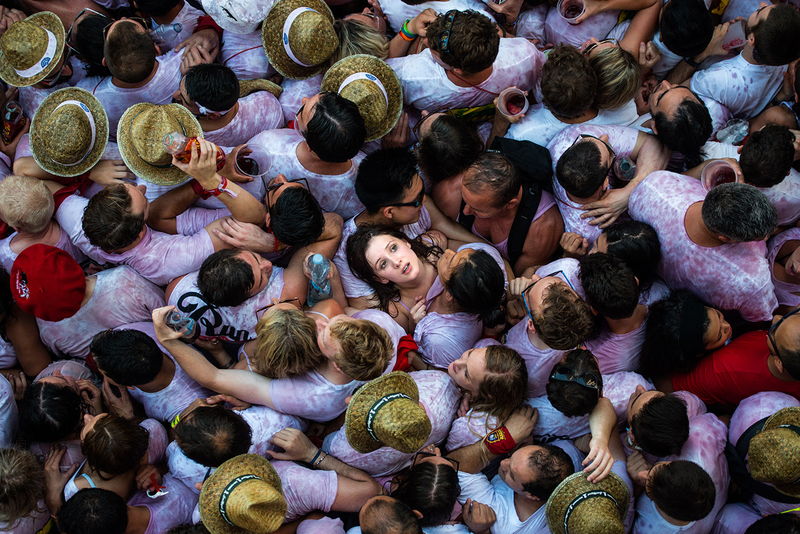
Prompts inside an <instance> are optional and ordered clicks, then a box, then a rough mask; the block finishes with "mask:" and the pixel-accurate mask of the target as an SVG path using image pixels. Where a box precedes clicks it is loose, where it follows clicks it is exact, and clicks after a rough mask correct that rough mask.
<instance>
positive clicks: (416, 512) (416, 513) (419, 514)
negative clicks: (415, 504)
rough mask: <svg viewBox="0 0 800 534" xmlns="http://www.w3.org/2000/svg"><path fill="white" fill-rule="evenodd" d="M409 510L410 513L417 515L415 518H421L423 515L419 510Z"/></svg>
mask: <svg viewBox="0 0 800 534" xmlns="http://www.w3.org/2000/svg"><path fill="white" fill-rule="evenodd" d="M411 512H412V513H413V514H414V515H415V516H417V519H422V517H423V515H422V512H420V511H419V510H411Z"/></svg>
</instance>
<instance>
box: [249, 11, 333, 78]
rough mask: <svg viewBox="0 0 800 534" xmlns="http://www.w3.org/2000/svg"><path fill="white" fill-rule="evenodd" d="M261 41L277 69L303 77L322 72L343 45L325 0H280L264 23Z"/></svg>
mask: <svg viewBox="0 0 800 534" xmlns="http://www.w3.org/2000/svg"><path fill="white" fill-rule="evenodd" d="M261 42H262V43H263V44H264V50H265V51H266V54H267V59H269V62H270V64H271V65H272V66H273V67H275V70H277V71H278V72H279V73H280V74H281V75H282V76H283V77H285V78H292V79H296V80H301V79H304V78H309V77H311V76H314V75H315V74H318V73H320V72H322V70H323V69H324V68H325V66H326V64H327V61H328V60H329V59H330V58H331V56H332V55H333V54H334V52H335V51H336V48H337V47H338V46H339V37H338V36H337V35H336V31H335V30H334V29H333V13H331V9H330V8H329V7H328V4H326V3H325V2H322V1H321V0H278V1H277V2H275V4H274V5H273V6H272V9H271V10H270V12H269V15H267V18H266V20H265V21H264V24H262V25H261ZM290 54H291V55H290ZM292 56H294V57H292Z"/></svg>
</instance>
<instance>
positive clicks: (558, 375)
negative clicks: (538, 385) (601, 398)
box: [550, 365, 600, 395]
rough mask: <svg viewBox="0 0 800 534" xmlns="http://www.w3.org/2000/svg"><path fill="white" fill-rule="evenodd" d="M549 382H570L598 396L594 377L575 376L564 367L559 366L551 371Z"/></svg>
mask: <svg viewBox="0 0 800 534" xmlns="http://www.w3.org/2000/svg"><path fill="white" fill-rule="evenodd" d="M550 380H557V381H559V382H572V383H574V384H578V385H579V386H583V387H585V388H588V389H593V390H595V391H597V394H598V395H599V394H600V385H599V384H598V383H597V378H596V377H593V376H587V375H580V376H579V375H576V374H574V373H573V372H572V371H571V370H570V368H569V367H567V366H564V365H559V366H557V367H556V368H555V369H553V372H552V373H550Z"/></svg>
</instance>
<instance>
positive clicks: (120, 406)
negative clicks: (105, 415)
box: [102, 376, 135, 419]
mask: <svg viewBox="0 0 800 534" xmlns="http://www.w3.org/2000/svg"><path fill="white" fill-rule="evenodd" d="M102 392H103V399H104V400H105V401H106V406H108V410H109V411H110V412H111V413H113V414H115V415H118V416H120V417H124V418H125V419H133V418H134V415H135V414H134V413H133V403H131V396H130V394H129V393H128V388H126V387H125V386H120V385H119V384H117V383H116V382H114V381H113V380H111V379H110V378H108V377H107V376H103V390H102Z"/></svg>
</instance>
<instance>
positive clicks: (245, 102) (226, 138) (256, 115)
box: [203, 91, 284, 147]
mask: <svg viewBox="0 0 800 534" xmlns="http://www.w3.org/2000/svg"><path fill="white" fill-rule="evenodd" d="M283 123H284V121H283V111H282V110H281V105H280V102H278V99H277V98H275V95H273V94H272V93H270V92H269V91H256V92H255V93H251V94H249V95H247V96H246V97H244V98H240V99H239V111H237V112H236V116H235V117H234V118H233V120H232V121H231V122H229V123H228V124H226V125H225V126H223V127H222V128H219V129H217V130H211V131H210V132H203V136H204V137H205V138H206V141H211V142H212V143H215V144H217V145H222V146H231V147H233V146H238V145H242V144H244V143H247V141H248V140H249V139H250V138H251V137H253V136H255V135H256V134H258V133H260V132H263V131H264V130H272V129H274V128H280V127H281V126H283Z"/></svg>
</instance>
